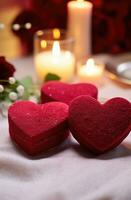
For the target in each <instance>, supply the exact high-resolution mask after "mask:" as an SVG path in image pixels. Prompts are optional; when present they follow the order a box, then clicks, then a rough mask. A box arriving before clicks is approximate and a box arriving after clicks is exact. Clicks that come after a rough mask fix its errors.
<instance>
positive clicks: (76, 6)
mask: <svg viewBox="0 0 131 200" xmlns="http://www.w3.org/2000/svg"><path fill="white" fill-rule="evenodd" d="M67 7H68V32H69V35H72V36H73V37H74V38H75V42H76V43H75V54H76V57H77V58H82V57H84V56H89V55H90V54H91V18H92V7H93V5H92V3H90V2H88V1H84V0H77V1H70V2H68V5H67Z"/></svg>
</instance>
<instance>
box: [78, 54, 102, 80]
mask: <svg viewBox="0 0 131 200" xmlns="http://www.w3.org/2000/svg"><path fill="white" fill-rule="evenodd" d="M103 72H104V65H102V64H95V62H94V60H93V59H92V58H90V59H88V60H87V62H86V64H85V65H81V66H79V67H78V71H77V73H78V76H79V78H80V80H82V81H87V82H97V81H98V80H100V79H101V78H102V76H103Z"/></svg>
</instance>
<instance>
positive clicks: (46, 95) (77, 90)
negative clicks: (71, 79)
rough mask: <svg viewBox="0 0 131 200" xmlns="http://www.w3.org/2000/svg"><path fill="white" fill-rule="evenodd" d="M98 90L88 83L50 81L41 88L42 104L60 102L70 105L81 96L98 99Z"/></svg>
mask: <svg viewBox="0 0 131 200" xmlns="http://www.w3.org/2000/svg"><path fill="white" fill-rule="evenodd" d="M97 94H98V90H97V88H96V87H95V86H94V85H92V84H88V83H77V84H67V83H62V82H60V81H49V82H47V83H45V84H44V85H43V86H42V88H41V101H42V103H46V102H50V101H60V102H63V103H66V104H68V105H69V103H70V102H71V101H72V100H73V99H74V98H75V97H78V96H80V95H89V96H92V97H94V98H95V99H97Z"/></svg>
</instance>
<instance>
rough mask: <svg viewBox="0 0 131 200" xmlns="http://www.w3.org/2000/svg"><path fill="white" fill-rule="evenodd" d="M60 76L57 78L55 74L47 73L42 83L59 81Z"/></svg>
mask: <svg viewBox="0 0 131 200" xmlns="http://www.w3.org/2000/svg"><path fill="white" fill-rule="evenodd" d="M60 79H61V78H60V76H58V75H57V74H52V73H48V74H47V75H46V77H45V79H44V81H45V82H46V81H52V80H60Z"/></svg>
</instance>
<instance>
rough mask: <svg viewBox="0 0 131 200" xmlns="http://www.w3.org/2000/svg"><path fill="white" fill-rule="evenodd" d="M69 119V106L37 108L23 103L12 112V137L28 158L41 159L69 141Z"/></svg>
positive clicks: (41, 106) (54, 104) (10, 125)
mask: <svg viewBox="0 0 131 200" xmlns="http://www.w3.org/2000/svg"><path fill="white" fill-rule="evenodd" d="M67 118H68V105H67V104H64V103H60V102H51V103H46V104H44V105H42V104H39V105H37V104H35V103H32V102H30V101H19V102H16V103H14V104H13V105H12V106H11V107H10V108H9V112H8V121H9V133H10V136H11V138H12V140H13V141H14V142H15V143H16V144H18V145H19V146H20V147H21V148H22V149H23V150H24V151H25V152H26V153H27V154H30V155H37V154H38V153H41V152H45V151H47V150H49V149H51V148H53V147H55V146H57V145H58V144H60V143H61V142H63V141H64V140H65V139H66V138H67V137H68V135H69V130H68V123H67Z"/></svg>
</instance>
